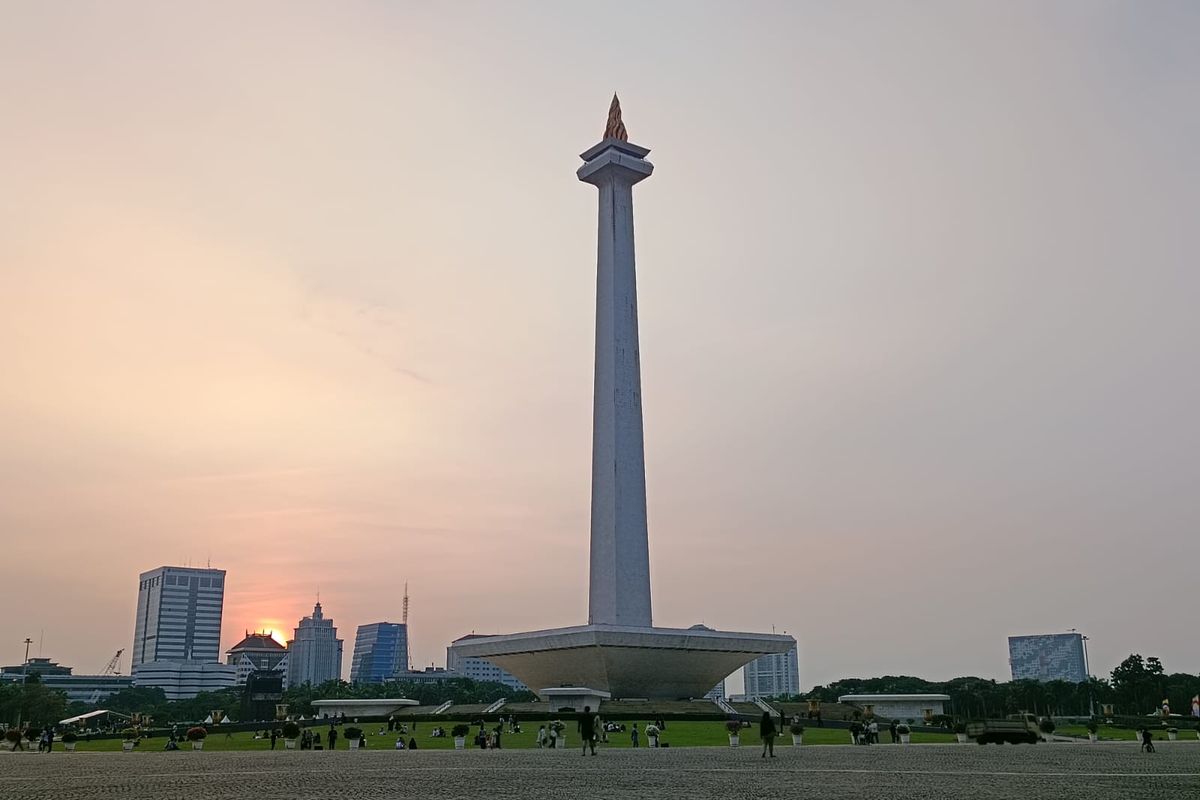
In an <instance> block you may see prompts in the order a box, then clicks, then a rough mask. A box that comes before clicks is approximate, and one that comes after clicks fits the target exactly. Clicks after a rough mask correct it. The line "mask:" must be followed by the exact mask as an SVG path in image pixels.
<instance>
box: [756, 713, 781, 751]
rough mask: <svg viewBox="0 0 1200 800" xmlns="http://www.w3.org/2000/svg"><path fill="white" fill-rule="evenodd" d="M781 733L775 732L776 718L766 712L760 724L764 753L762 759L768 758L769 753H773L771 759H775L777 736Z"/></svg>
mask: <svg viewBox="0 0 1200 800" xmlns="http://www.w3.org/2000/svg"><path fill="white" fill-rule="evenodd" d="M778 733H779V732H778V731H777V730H775V718H774V717H772V716H771V712H770V711H764V712H763V715H762V719H761V720H759V723H758V735H759V737H760V738H762V743H763V751H762V757H763V758H766V757H767V751H768V750H770V751H771V758H774V757H775V736H776V734H778Z"/></svg>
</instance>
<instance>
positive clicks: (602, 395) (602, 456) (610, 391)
mask: <svg viewBox="0 0 1200 800" xmlns="http://www.w3.org/2000/svg"><path fill="white" fill-rule="evenodd" d="M649 153H650V151H649V150H648V149H647V148H645V147H639V146H638V145H636V144H632V143H631V142H630V141H629V137H628V134H627V133H626V130H625V124H624V122H623V120H622V118H621V105H620V101H619V100H618V99H617V97H616V95H614V96H613V100H612V106H611V107H610V108H609V114H608V124H607V125H606V126H605V130H604V138H603V139H602V140H601V141H600V142H599V143H598V144H596V145H594V146H592V147H591V148H589V149H588V150H586V151H585V152H583V153H582V154H581V155H580V158H582V159H583V162H584V164H583V166H582V167H580V168H579V170H578V172H577V173H576V175H577V176H578V177H579V180H581V181H583V182H585V183H590V184H592V185H593V186H595V187H596V188H597V189H598V190H599V220H598V226H597V230H598V242H597V255H596V372H595V383H594V397H593V408H592V532H591V569H590V589H589V598H588V599H589V604H588V624H587V625H579V626H575V627H570V628H556V629H552V630H541V631H531V632H527V633H514V634H509V635H506V636H492V637H487V638H479V639H470V640H467V641H465V642H462V643H461V644H456V645H454V649H455V651H456V652H457V653H458V654H459V655H460V656H475V657H479V658H485V659H487V660H489V661H492V662H494V663H496V664H498V665H499V666H501V667H503V668H504V669H506V670H508V671H509V672H511V673H512V674H514V675H516V676H517V677H518V678H520V679H521V680H522V681H523V682H524V683H525V685H526V686H528V687H530V688H531V689H532V690H533V691H534V692H536V693H537V694H538V695H539V696H542V697H543V698H545V697H548V696H553V695H555V694H561V695H564V696H578V695H581V696H584V697H588V696H593V697H600V698H604V697H616V698H663V699H679V698H698V697H703V696H704V695H705V694H706V693H707V692H708V691H709V690H710V689H712V688H713V687H714V686H715V685H716V684H717V683H718V682H720V681H721V679H722V678H724V677H725V676H727V675H729V674H730V673H732V672H733V671H734V670H736V669H737V668H739V667H741V666H743V665H744V664H747V663H749V662H750V661H752V660H753V659H755V658H758V657H759V656H761V655H765V654H768V653H782V652H786V651H787V650H789V649H791V648H792V647H795V640H794V639H793V638H792V637H790V636H779V635H775V634H761V633H732V632H727V631H715V630H712V629H711V628H706V627H704V626H701V625H697V626H693V627H691V628H687V629H683V628H656V627H653V617H652V615H651V610H650V554H649V542H648V538H647V536H648V534H647V527H646V458H645V448H644V444H643V439H642V379H641V365H640V357H639V350H638V318H637V280H636V274H635V268H634V244H633V186H634V184H636V183H638V182H640V181H642V180H645V179H646V178H648V177H650V175H651V173H653V171H654V165H653V164H651V163H650V162H649V161H647V160H646V156H647V155H648V154H649Z"/></svg>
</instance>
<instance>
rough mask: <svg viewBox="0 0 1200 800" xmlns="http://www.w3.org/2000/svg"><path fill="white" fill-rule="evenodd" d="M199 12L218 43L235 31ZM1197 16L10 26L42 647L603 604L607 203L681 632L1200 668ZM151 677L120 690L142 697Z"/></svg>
mask: <svg viewBox="0 0 1200 800" xmlns="http://www.w3.org/2000/svg"><path fill="white" fill-rule="evenodd" d="M189 6H190V7H189ZM1198 40H1200V5H1198V4H1196V3H1190V2H1160V1H1158V0H1150V2H1133V1H1132V0H1130V1H1129V2H1100V1H1098V0H1079V2H1067V1H1065V0H1064V1H1062V2H1041V1H1040V0H1039V1H1038V2H992V3H984V2H959V1H958V0H946V2H933V1H930V2H922V3H892V2H820V3H809V2H785V3H772V2H765V1H764V2H754V3H734V2H727V3H711V2H636V3H635V2H630V3H623V2H609V3H607V4H604V5H602V6H597V5H596V4H585V3H574V2H563V3H551V2H541V3H515V2H504V3H490V2H479V3H469V2H453V3H427V2H420V3H418V2H412V3H405V2H357V3H356V2H339V3H317V2H312V3H305V2H286V3H285V2H279V3H272V2H251V3H246V2H215V3H194V4H183V3H159V2H147V3H128V2H94V3H88V2H72V3H21V2H15V1H13V0H10V1H9V2H2V3H0V96H2V97H3V98H4V99H5V103H4V106H5V108H4V122H3V124H2V125H0V336H2V337H3V342H4V346H3V348H2V349H0V537H2V539H0V575H2V577H3V581H4V585H5V588H6V590H7V592H6V601H5V603H4V606H5V611H4V613H2V614H0V663H5V664H12V663H19V662H20V660H21V657H22V655H23V645H22V644H21V642H22V641H23V640H24V638H25V637H26V636H28V637H31V638H33V639H34V641H35V645H34V650H35V654H36V651H37V649H38V645H37V644H36V643H37V642H38V641H39V640H40V639H41V640H43V644H42V646H41V652H42V654H43V655H45V656H49V657H51V658H54V659H56V660H58V661H60V662H63V663H66V664H69V665H72V666H74V667H75V668H76V670H77V671H79V672H94V671H97V670H99V669H100V668H101V667H102V666H103V665H104V664H105V662H106V661H107V660H108V659H109V657H110V656H111V655H112V654H113V652H115V651H116V650H117V649H118V648H122V647H124V648H127V650H128V648H129V647H130V646H131V641H132V637H133V618H134V609H135V604H136V599H137V574H138V573H139V572H141V571H144V570H147V569H150V568H153V567H156V566H159V565H163V564H177V565H183V564H188V563H190V564H192V565H203V564H205V563H206V562H208V561H210V560H211V563H212V565H213V566H216V567H221V568H224V569H226V570H228V579H227V589H226V599H225V622H224V636H223V647H228V646H230V645H232V644H234V643H235V642H236V641H237V640H238V639H240V638H241V636H242V635H243V632H244V631H245V630H246V629H251V628H261V627H264V626H265V627H267V628H273V629H274V630H276V631H277V632H278V633H280V634H281V638H286V637H287V636H289V635H290V633H291V628H292V627H293V626H294V625H295V624H296V621H297V620H298V618H299V617H301V616H302V615H304V614H307V613H311V611H312V605H313V602H314V600H315V597H316V594H317V591H318V589H319V591H320V596H321V601H322V603H323V605H324V608H325V612H326V614H327V615H328V616H332V617H333V619H334V621H335V623H336V624H337V626H338V628H339V630H340V632H341V635H342V636H343V637H344V638H345V640H346V657H345V660H344V665H343V666H344V671H345V672H346V673H347V674H348V673H349V666H350V652H351V650H352V648H353V638H354V629H355V627H356V626H357V625H359V624H362V623H367V622H374V621H379V620H385V619H386V620H392V621H398V620H399V618H400V608H401V597H402V594H403V585H404V582H405V581H408V583H409V587H410V592H411V594H412V612H411V614H412V617H411V637H412V641H413V661H414V663H415V664H416V665H417V666H418V667H419V666H422V665H428V664H430V663H437V664H442V663H444V659H445V647H446V645H447V644H448V643H449V641H450V640H452V639H453V638H455V637H457V636H460V635H462V634H465V633H469V632H471V631H477V632H481V633H485V632H495V633H501V632H509V631H517V630H528V629H534V628H544V627H552V626H559V625H571V624H579V623H582V622H584V621H586V615H587V609H586V604H587V592H586V579H587V566H588V565H587V548H588V524H589V522H588V521H589V506H588V503H589V498H588V492H589V469H590V447H591V433H590V426H591V397H592V395H591V392H592V386H591V383H592V346H593V343H592V337H593V315H594V302H595V297H594V294H595V283H594V281H595V246H596V243H595V237H596V231H595V224H596V223H595V213H596V196H595V195H596V192H595V189H593V188H592V187H590V186H587V185H584V184H581V183H579V181H577V180H576V178H575V175H574V171H575V169H576V167H577V166H578V164H579V163H580V162H579V159H578V154H579V153H580V152H582V151H583V150H584V149H586V148H587V147H589V146H591V145H592V144H595V143H596V142H597V141H598V140H599V138H600V135H601V133H602V131H603V128H604V122H605V115H606V112H607V108H608V103H609V99H610V98H611V96H612V93H613V92H614V91H617V92H619V93H620V96H621V100H622V104H623V106H624V109H625V122H626V125H627V126H628V130H629V134H630V139H631V140H632V141H634V142H636V143H638V144H640V145H643V146H646V147H649V148H651V149H652V152H651V154H650V156H649V159H650V160H651V161H653V162H654V164H655V165H656V171H655V173H654V176H653V177H652V178H651V179H649V180H647V181H645V182H644V183H642V184H640V185H639V186H638V187H637V189H636V194H635V197H636V205H637V246H638V271H639V275H638V279H639V293H640V298H639V303H640V315H641V343H642V353H641V363H642V369H643V389H644V405H645V426H646V447H647V454H646V455H647V484H648V492H649V519H650V551H651V574H652V580H653V592H654V611H655V622H656V624H660V625H667V626H687V625H691V624H693V623H697V622H704V623H706V624H708V625H710V626H712V627H716V628H722V629H733V630H756V631H770V630H772V628H774V629H776V630H778V631H780V632H783V631H786V632H788V633H791V634H794V635H795V636H796V638H797V639H798V640H799V642H800V670H801V683H802V686H803V687H804V688H805V689H807V688H809V687H811V686H812V685H813V684H816V683H825V682H828V681H830V680H834V679H836V678H839V677H843V676H861V677H866V676H873V675H883V674H917V675H922V676H925V677H928V678H934V679H945V678H950V677H953V676H957V675H968V674H969V675H980V676H984V677H996V678H1001V679H1007V677H1008V663H1007V650H1006V637H1007V636H1008V635H1010V634H1024V633H1041V632H1055V631H1062V630H1066V629H1068V628H1078V629H1079V630H1081V631H1083V632H1085V633H1087V634H1088V635H1089V636H1090V637H1091V640H1090V642H1089V646H1090V655H1091V659H1092V667H1093V671H1094V672H1096V673H1098V674H1101V675H1103V674H1107V672H1108V671H1109V670H1110V669H1111V668H1112V666H1114V665H1115V664H1116V663H1117V662H1118V661H1119V660H1120V659H1121V658H1123V657H1124V656H1125V655H1127V654H1129V653H1131V652H1140V653H1142V654H1144V655H1151V654H1153V655H1158V656H1160V657H1161V658H1162V659H1163V662H1164V664H1165V665H1166V667H1167V669H1168V670H1169V671H1188V672H1197V671H1198V670H1200V636H1197V634H1196V625H1195V613H1194V611H1193V609H1194V608H1195V607H1196V574H1197V565H1198V564H1200V420H1198V416H1197V415H1198V413H1200V354H1198V349H1200V312H1198V310H1197V306H1198V303H1197V301H1198V299H1200V269H1198V267H1197V253H1198V252H1200V222H1198V215H1197V211H1198V209H1200V148H1198V147H1197V142H1200V103H1198V102H1197V97H1198V95H1197V88H1198V83H1200V47H1197V46H1196V42H1197V41H1198ZM128 664H129V661H128V652H127V653H126V654H125V656H124V657H123V659H122V666H123V669H124V670H125V671H127V670H128Z"/></svg>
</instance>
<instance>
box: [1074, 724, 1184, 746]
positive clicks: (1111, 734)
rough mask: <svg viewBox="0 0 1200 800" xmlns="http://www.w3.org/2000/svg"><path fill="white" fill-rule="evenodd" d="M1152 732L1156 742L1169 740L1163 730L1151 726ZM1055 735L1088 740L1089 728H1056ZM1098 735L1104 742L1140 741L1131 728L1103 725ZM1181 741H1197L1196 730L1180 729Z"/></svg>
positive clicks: (1081, 726)
mask: <svg viewBox="0 0 1200 800" xmlns="http://www.w3.org/2000/svg"><path fill="white" fill-rule="evenodd" d="M1150 731H1151V732H1152V733H1153V734H1154V741H1156V742H1160V741H1165V740H1166V738H1167V732H1166V730H1164V729H1163V728H1159V727H1155V726H1153V725H1152V726H1150ZM1054 733H1055V735H1057V736H1078V737H1079V738H1081V739H1086V738H1087V728H1086V727H1084V726H1083V725H1063V726H1061V727H1059V728H1056V729H1055V731H1054ZM1097 735H1098V736H1099V737H1100V741H1102V742H1111V741H1116V742H1134V741H1137V739H1138V736H1137V731H1134V730H1130V729H1129V728H1114V727H1112V726H1111V725H1101V726H1100V730H1099V731H1098V732H1097ZM1179 741H1181V742H1195V741H1197V739H1196V731H1195V729H1194V728H1193V729H1188V728H1180V729H1179Z"/></svg>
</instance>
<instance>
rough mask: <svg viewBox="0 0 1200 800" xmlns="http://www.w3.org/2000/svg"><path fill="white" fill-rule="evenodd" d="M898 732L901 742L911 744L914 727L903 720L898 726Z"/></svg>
mask: <svg viewBox="0 0 1200 800" xmlns="http://www.w3.org/2000/svg"><path fill="white" fill-rule="evenodd" d="M896 733H897V734H899V735H900V744H909V743H911V742H912V728H910V727H908V725H907V724H905V723H903V722H901V723H900V724H899V725H897V726H896Z"/></svg>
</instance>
